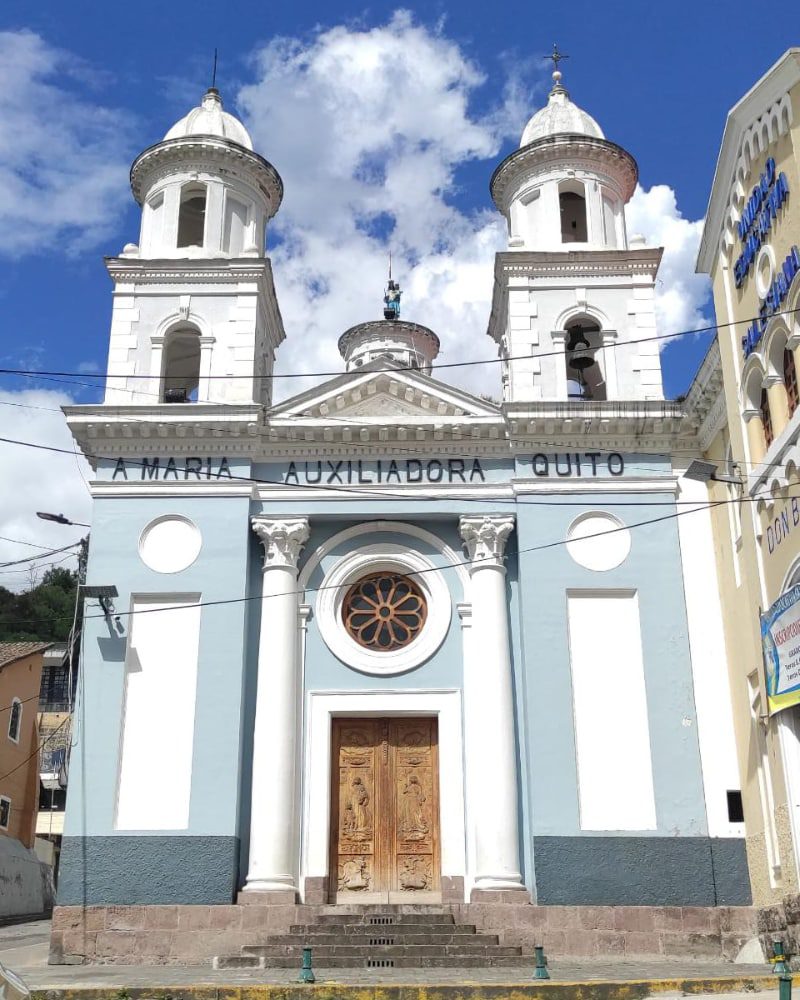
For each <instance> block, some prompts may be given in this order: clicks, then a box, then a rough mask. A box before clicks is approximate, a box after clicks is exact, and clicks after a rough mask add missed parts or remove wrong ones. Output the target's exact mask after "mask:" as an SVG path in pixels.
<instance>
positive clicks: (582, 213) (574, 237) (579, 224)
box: [558, 178, 589, 243]
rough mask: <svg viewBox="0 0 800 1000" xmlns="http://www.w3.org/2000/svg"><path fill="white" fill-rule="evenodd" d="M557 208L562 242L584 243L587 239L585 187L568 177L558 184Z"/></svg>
mask: <svg viewBox="0 0 800 1000" xmlns="http://www.w3.org/2000/svg"><path fill="white" fill-rule="evenodd" d="M558 210H559V215H560V218H561V242H562V243H586V242H587V241H588V239H589V229H588V220H587V215H586V188H585V187H584V185H583V184H582V183H581V181H578V180H575V179H572V178H571V179H570V180H566V181H561V183H560V184H559V185H558Z"/></svg>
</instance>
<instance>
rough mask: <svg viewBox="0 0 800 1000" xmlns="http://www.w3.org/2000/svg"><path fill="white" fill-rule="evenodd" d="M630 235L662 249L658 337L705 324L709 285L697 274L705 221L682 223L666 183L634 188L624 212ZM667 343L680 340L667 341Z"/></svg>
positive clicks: (674, 200)
mask: <svg viewBox="0 0 800 1000" xmlns="http://www.w3.org/2000/svg"><path fill="white" fill-rule="evenodd" d="M626 219H627V226H628V236H629V237H630V236H631V235H633V234H634V233H641V234H642V235H643V236H644V237H645V239H646V240H647V243H648V244H649V245H650V246H660V247H664V257H663V258H662V261H661V268H660V270H659V272H658V281H657V284H656V315H657V318H658V332H659V333H660V334H665V333H676V332H678V331H680V330H692V329H697V328H698V327H702V326H707V325H708V324H709V322H710V320H709V314H708V311H707V310H708V309H709V306H710V302H709V295H710V291H711V286H710V283H709V280H708V278H707V276H706V275H704V274H695V270H694V268H695V261H696V260H697V249H698V247H699V245H700V237H701V235H702V232H703V220H702V219H697V220H696V221H694V222H692V221H690V220H689V219H684V217H683V216H682V215H681V213H680V211H679V210H678V204H677V201H676V198H675V192H674V191H673V189H672V188H671V187H668V186H667V185H666V184H654V185H653V187H651V188H650V190H649V191H645V190H644V189H643V188H641V187H638V186H637V188H636V192H635V194H634V196H633V198H631V201H630V204H629V205H628V208H627V211H626ZM662 343H663V344H664V345H669V344H675V343H676V340H672V341H669V340H667V341H663V342H662Z"/></svg>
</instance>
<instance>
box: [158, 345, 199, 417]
mask: <svg viewBox="0 0 800 1000" xmlns="http://www.w3.org/2000/svg"><path fill="white" fill-rule="evenodd" d="M199 383H200V334H199V332H198V331H197V330H196V329H195V328H194V327H191V326H186V327H181V328H179V329H177V330H172V331H171V332H170V333H169V334H167V338H166V343H165V345H164V373H163V377H162V379H161V393H162V396H161V401H162V402H163V403H194V402H196V401H197V389H198V385H199Z"/></svg>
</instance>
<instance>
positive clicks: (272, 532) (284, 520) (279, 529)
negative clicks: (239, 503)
mask: <svg viewBox="0 0 800 1000" xmlns="http://www.w3.org/2000/svg"><path fill="white" fill-rule="evenodd" d="M250 526H251V527H252V529H253V531H255V533H256V534H257V535H258V538H259V541H260V542H261V544H262V545H263V546H264V569H265V570H267V569H273V568H274V567H279V568H281V569H293V570H297V560H298V559H299V557H300V553H301V552H302V550H303V546H304V545H305V543H306V542H307V541H308V535H309V530H308V518H307V517H267V516H266V515H263V514H256V515H254V516H253V517H251V518H250Z"/></svg>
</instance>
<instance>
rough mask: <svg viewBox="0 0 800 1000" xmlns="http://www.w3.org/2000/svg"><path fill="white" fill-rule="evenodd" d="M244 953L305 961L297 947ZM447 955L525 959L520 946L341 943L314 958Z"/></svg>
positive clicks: (263, 948) (248, 949) (269, 946)
mask: <svg viewBox="0 0 800 1000" xmlns="http://www.w3.org/2000/svg"><path fill="white" fill-rule="evenodd" d="M242 952H243V954H245V955H253V956H257V957H260V958H263V959H265V960H269V959H270V958H280V957H282V956H290V955H293V956H295V958H296V959H297V960H298V961H299V960H300V959H301V958H302V954H303V946H302V945H295V944H261V945H253V946H252V947H250V946H245V947H244V948H243V949H242ZM448 955H459V956H474V957H476V958H486V957H489V956H493V957H497V958H506V957H511V956H513V955H517V956H518V957H520V958H521V957H522V949H521V948H519V947H511V946H508V947H500V946H499V945H491V946H489V947H483V948H482V947H480V946H474V945H463V944H446V945H435V944H416V945H380V946H377V947H369V946H368V945H349V944H340V945H332V946H329V947H320V948H312V959H313V961H314V962H315V963H317V964H319V965H324V964H325V962H326V961H327V960H328V959H329V958H339V957H342V958H347V957H352V958H361V959H363V960H366V959H368V958H413V957H414V956H418V957H420V958H424V957H427V958H436V957H437V956H438V957H446V956H448Z"/></svg>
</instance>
